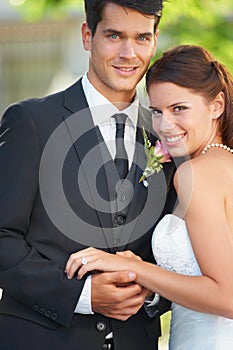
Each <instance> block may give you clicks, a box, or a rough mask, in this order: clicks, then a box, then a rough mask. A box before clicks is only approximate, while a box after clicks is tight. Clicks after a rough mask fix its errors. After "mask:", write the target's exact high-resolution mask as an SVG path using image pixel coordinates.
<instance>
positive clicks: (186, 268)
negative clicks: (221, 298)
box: [152, 214, 233, 350]
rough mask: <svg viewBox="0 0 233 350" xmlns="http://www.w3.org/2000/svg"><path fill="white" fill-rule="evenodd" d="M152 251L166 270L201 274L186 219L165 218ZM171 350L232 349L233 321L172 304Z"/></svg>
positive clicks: (155, 232)
mask: <svg viewBox="0 0 233 350" xmlns="http://www.w3.org/2000/svg"><path fill="white" fill-rule="evenodd" d="M152 249H153V253H154V257H155V259H156V261H157V264H158V265H159V266H161V267H163V268H164V269H166V270H170V271H175V272H177V273H181V274H184V275H192V276H198V275H201V271H200V269H199V266H198V264H197V261H196V259H195V256H194V253H193V250H192V247H191V243H190V240H189V236H188V232H187V229H186V225H185V222H184V220H183V219H181V218H179V217H177V216H175V215H173V214H167V215H165V216H164V218H163V219H162V220H161V221H160V222H159V223H158V225H157V226H156V228H155V231H154V234H153V237H152ZM217 302H218V300H216V303H217ZM169 350H233V320H231V319H227V318H224V317H220V316H215V315H209V314H204V313H200V312H196V311H192V310H190V309H187V308H185V307H182V306H180V305H178V304H175V303H173V304H172V318H171V329H170V340H169Z"/></svg>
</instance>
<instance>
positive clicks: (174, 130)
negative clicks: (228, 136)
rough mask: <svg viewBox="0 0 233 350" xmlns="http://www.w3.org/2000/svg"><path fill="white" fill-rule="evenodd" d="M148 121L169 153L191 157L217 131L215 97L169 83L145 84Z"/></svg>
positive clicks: (196, 153)
mask: <svg viewBox="0 0 233 350" xmlns="http://www.w3.org/2000/svg"><path fill="white" fill-rule="evenodd" d="M149 100H150V108H151V111H152V124H153V128H154V130H155V131H156V132H157V134H158V135H159V136H160V138H161V140H162V141H163V143H164V144H165V145H166V146H167V148H168V150H169V152H170V154H171V155H172V156H173V157H181V156H185V155H190V156H191V157H195V156H196V155H198V154H200V153H201V151H202V150H203V148H204V147H205V146H206V145H207V144H209V143H211V142H213V139H214V137H215V136H216V135H217V125H218V122H217V121H218V117H219V116H220V115H221V113H220V114H218V113H216V110H217V107H218V106H217V105H216V101H215V100H214V101H211V102H208V101H207V100H206V99H205V98H204V97H203V96H201V95H199V94H197V93H196V92H193V91H192V90H190V89H187V88H184V87H181V86H179V85H176V84H173V83H167V82H164V83H163V82H162V83H156V84H152V85H150V87H149Z"/></svg>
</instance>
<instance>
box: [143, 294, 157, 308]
mask: <svg viewBox="0 0 233 350" xmlns="http://www.w3.org/2000/svg"><path fill="white" fill-rule="evenodd" d="M159 298H160V296H159V294H158V293H155V294H154V297H153V299H151V298H150V297H149V298H146V299H145V301H144V303H145V304H146V306H155V305H157V304H158V302H159Z"/></svg>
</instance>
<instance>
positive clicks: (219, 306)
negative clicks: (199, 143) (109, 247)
mask: <svg viewBox="0 0 233 350" xmlns="http://www.w3.org/2000/svg"><path fill="white" fill-rule="evenodd" d="M203 158H204V157H203ZM204 161H205V162H207V161H208V160H207V157H206V158H205V160H204ZM208 163H209V164H205V166H204V167H203V166H202V165H203V164H199V163H198V162H194V163H192V170H193V177H192V183H193V187H192V191H190V188H191V187H190V182H189V181H186V180H187V177H188V176H189V175H190V173H189V169H190V168H188V166H187V164H183V165H182V166H181V168H180V170H179V172H178V177H179V179H180V182H181V183H182V188H180V189H179V191H178V195H179V199H180V205H181V208H182V209H185V222H186V225H187V228H188V232H189V235H190V239H191V243H192V246H193V250H194V252H195V255H196V258H197V261H198V264H199V266H200V269H201V271H202V273H203V276H185V275H181V274H177V273H175V272H171V271H166V270H164V269H162V268H160V267H158V266H156V265H153V264H150V263H147V262H143V261H139V260H137V259H135V258H129V257H121V256H115V255H112V254H108V253H105V252H103V251H99V250H96V249H94V248H88V249H86V250H84V251H82V252H79V253H76V255H74V256H73V257H71V258H70V259H69V261H68V264H67V272H68V273H69V274H70V277H72V276H73V274H74V271H76V270H77V269H78V268H79V267H80V266H81V269H80V270H79V277H80V278H81V277H82V275H83V274H84V273H86V272H87V271H91V270H95V269H97V270H103V271H118V270H126V271H129V273H131V272H135V273H136V274H137V280H136V281H137V283H139V284H141V285H143V286H145V287H146V288H147V289H149V290H152V291H154V292H157V293H159V294H160V295H162V296H163V297H165V298H167V299H169V300H171V301H174V302H176V303H178V304H180V305H183V306H185V307H187V308H190V309H193V310H196V311H200V312H206V313H212V314H218V315H221V316H224V317H228V318H233V237H232V234H231V232H230V230H229V227H228V225H227V222H226V213H225V194H224V188H225V184H224V183H223V184H222V186H219V178H218V177H219V176H220V175H218V174H215V173H216V172H217V171H216V162H215V164H214V165H213V164H212V163H213V162H211V161H210V162H208ZM214 171H215V172H214ZM187 172H188V173H189V175H187ZM214 174H215V175H214ZM176 185H177V184H176ZM188 193H189V195H187V194H188ZM83 256H85V258H86V260H87V264H85V265H82V262H81V260H82V257H83Z"/></svg>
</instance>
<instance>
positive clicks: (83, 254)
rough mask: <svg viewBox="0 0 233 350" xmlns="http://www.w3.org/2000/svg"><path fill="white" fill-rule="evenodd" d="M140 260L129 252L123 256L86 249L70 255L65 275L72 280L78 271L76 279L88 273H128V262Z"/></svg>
mask: <svg viewBox="0 0 233 350" xmlns="http://www.w3.org/2000/svg"><path fill="white" fill-rule="evenodd" d="M135 259H137V260H138V259H140V258H139V257H137V256H136V255H134V254H133V253H131V252H123V254H118V255H114V254H110V253H106V252H104V251H102V250H99V249H95V248H87V249H84V250H81V251H79V252H77V253H74V254H71V255H70V257H69V259H68V261H67V264H66V269H65V271H66V274H67V276H68V278H69V279H70V278H72V277H73V276H74V274H75V273H76V271H78V278H79V279H81V278H82V277H83V275H85V273H87V272H88V271H94V270H99V271H120V270H121V271H122V270H126V271H129V266H128V264H129V261H132V260H135Z"/></svg>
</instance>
